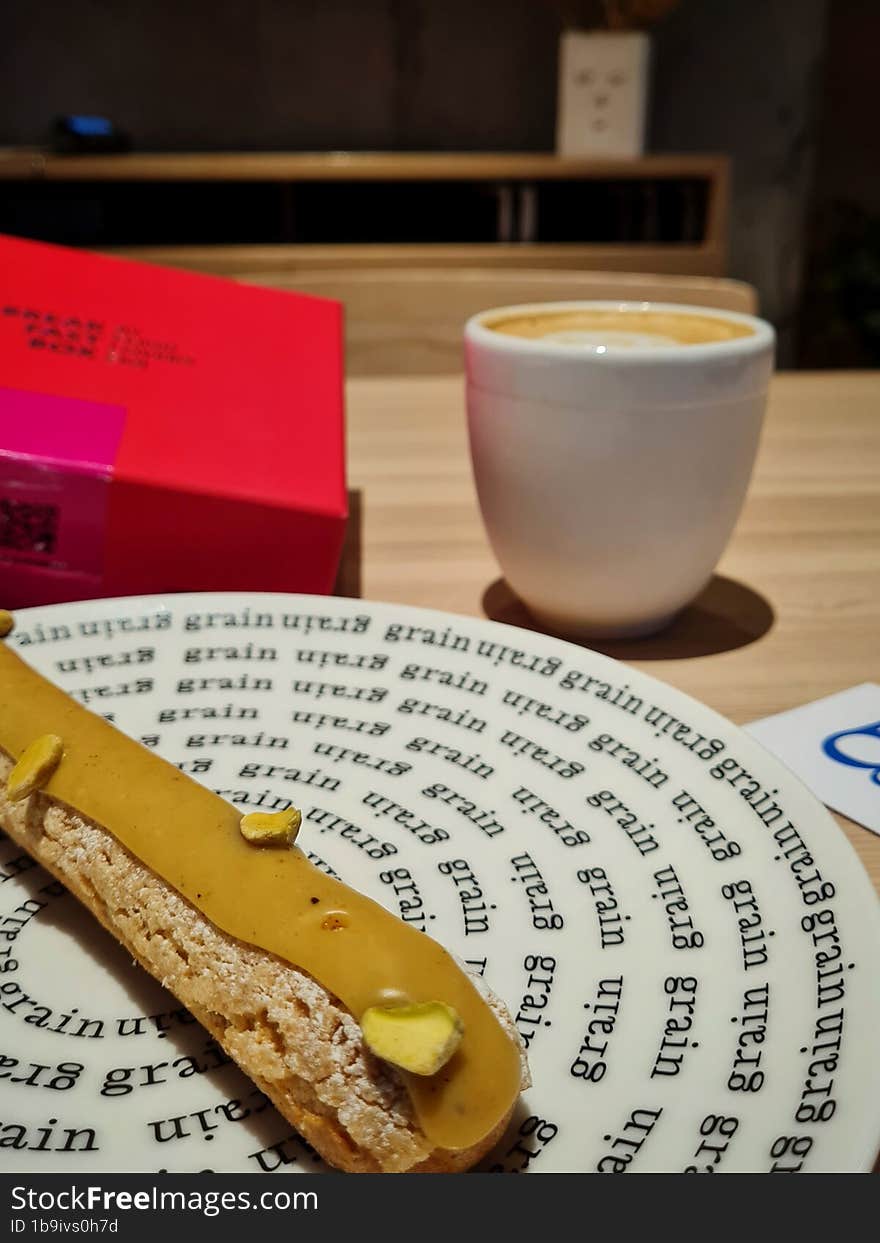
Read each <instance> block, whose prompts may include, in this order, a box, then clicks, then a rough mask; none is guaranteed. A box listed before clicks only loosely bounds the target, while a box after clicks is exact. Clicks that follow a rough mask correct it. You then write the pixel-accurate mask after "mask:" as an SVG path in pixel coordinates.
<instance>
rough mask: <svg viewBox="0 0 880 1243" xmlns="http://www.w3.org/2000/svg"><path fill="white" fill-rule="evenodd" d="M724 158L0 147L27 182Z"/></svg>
mask: <svg viewBox="0 0 880 1243" xmlns="http://www.w3.org/2000/svg"><path fill="white" fill-rule="evenodd" d="M726 172H727V159H726V157H725V156H720V155H646V156H643V157H642V158H641V159H638V160H608V159H602V160H592V159H572V158H564V157H561V156H557V155H552V154H549V153H543V152H511V153H509V154H508V153H506V152H491V151H490V152H461V153H459V152H427V153H422V152H381V151H375V152H373V151H365V152H349V151H328V152H286V151H252V152H235V151H217V152H203V151H193V152H172V153H166V152H142V151H141V152H132V153H131V154H129V155H54V154H52V153H51V152H49V151H44V150H41V149H40V148H36V147H34V148H9V149H6V150H0V180H7V181H22V180H29V179H38V180H45V181H177V182H180V181H275V182H279V181H280V182H288V181H289V182H296V181H551V180H552V181H557V180H569V179H576V180H605V179H622V180H634V179H639V178H643V179H646V180H649V179H657V180H664V181H665V180H672V179H676V178H690V177H696V178H704V179H709V180H712V179H715V178H723V177H724V176H725V175H726Z"/></svg>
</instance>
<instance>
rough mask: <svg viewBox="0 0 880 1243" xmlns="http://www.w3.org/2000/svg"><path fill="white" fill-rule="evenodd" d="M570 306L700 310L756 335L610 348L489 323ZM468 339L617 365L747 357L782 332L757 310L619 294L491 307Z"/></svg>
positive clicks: (494, 347) (505, 349) (517, 352)
mask: <svg viewBox="0 0 880 1243" xmlns="http://www.w3.org/2000/svg"><path fill="white" fill-rule="evenodd" d="M565 311H622V312H627V311H642V312H649V313H650V312H653V311H656V312H659V313H661V314H665V313H672V314H679V315H697V316H701V317H702V318H705V319H722V320H728V321H731V320H732V321H733V322H734V323H737V324H743V325H745V326H746V327H748V328H750V329H751V330H752V331H751V335H750V336H747V337H733V338H731V339H730V340H728V341H703V342H700V343H698V344H694V345H679V344H677V345H675V346H674V347H670V346H656V347H651V346H627V347H626V348H625V349H614V348H611V349H608V348H606V347H603V346H589V345H583V344H578V345H570V344H563V343H562V342H559V341H548V340H547V339H546V338H537V339H536V338H531V337H513V336H507V335H505V334H504V333H500V332H493V331H492V329H491V327H489V324H490V323H491V321H492V320H494V319H502V318H507V317H508V316H514V315H541V314H547V313H550V314H553V313H554V312H565ZM464 336H465V340H466V341H467V342H471V343H473V344H474V345H475V346H478V347H480V348H482V349H489V350H491V351H493V352H495V353H498V354H502V355H505V354H506V355H509V356H517V357H520V358H530V359H533V360H534V361H536V362H537V361H538V360H541V359H546V360H547V361H548V362H550V361H552V360H553V359H557V360H559V359H568V360H573V359H576V358H581V359H584V358H589V359H590V360H591V361H593V360H595V362H596V363H597V364H600V365H602V364H607V365H608V366H611V365H614V366H615V367H639V366H645V365H647V364H650V365H651V366H654V367H656V366H680V365H681V363H682V362H684V361H685V360H687V361H688V362H695V361H697V360H698V359H704V360H706V361H707V362H708V361H709V360H710V359H712V360H719V359H722V358H741V357H747V356H749V355H752V354H761V353H763V352H764V351H767V350H772V349H773V348H774V345H775V342H776V332H775V330H774V328H773V326H772V324H769V323H768V322H767V321H766V320H764V319H759V318H758V317H757V316H755V315H745V314H743V313H742V312H741V311H727V310H724V309H722V308H719V307H708V306H694V305H691V304H688V303H683V302H651V301H644V302H640V301H632V300H622V301H619V300H614V299H583V300H574V301H573V300H570V299H569V300H566V301H562V302H524V303H517V304H513V305H511V306H497V307H491V308H489V309H488V310H485V311H480V312H478V313H477V314H476V315H472V316H471V317H470V319H468V320H467V322H466V323H465V326H464Z"/></svg>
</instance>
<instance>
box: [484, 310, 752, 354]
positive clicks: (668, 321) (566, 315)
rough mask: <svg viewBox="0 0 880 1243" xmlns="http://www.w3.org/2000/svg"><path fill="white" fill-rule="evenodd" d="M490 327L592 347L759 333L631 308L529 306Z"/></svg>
mask: <svg viewBox="0 0 880 1243" xmlns="http://www.w3.org/2000/svg"><path fill="white" fill-rule="evenodd" d="M485 327H487V328H490V329H492V331H493V332H498V333H501V334H502V335H504V336H510V337H522V338H525V339H527V340H532V341H547V342H549V343H552V344H555V345H567V346H583V347H584V348H585V349H591V350H597V349H599V350H601V349H608V350H627V349H645V348H648V349H655V348H660V349H675V348H677V347H678V346H682V345H711V344H713V343H715V342H718V341H732V340H735V339H736V338H737V337H751V336H754V330H753V329H752V328H751V327H750V326H749V325H748V324H744V323H740V322H739V321H737V320H733V319H724V318H722V317H717V318H716V317H715V316H714V315H699V314H696V313H694V314H691V313H689V312H684V311H661V310H656V311H642V310H628V309H625V308H621V309H619V310H618V309H616V308H609V309H607V310H605V309H602V310H598V309H597V310H587V309H584V310H570V311H532V312H524V313H522V314H519V315H506V316H504V317H502V318H499V319H495V320H490V321H486V323H485Z"/></svg>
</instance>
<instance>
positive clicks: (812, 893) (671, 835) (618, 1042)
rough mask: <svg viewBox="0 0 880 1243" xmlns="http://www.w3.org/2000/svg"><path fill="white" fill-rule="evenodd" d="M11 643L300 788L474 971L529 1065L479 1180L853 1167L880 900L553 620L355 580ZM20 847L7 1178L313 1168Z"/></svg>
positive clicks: (768, 771)
mask: <svg viewBox="0 0 880 1243" xmlns="http://www.w3.org/2000/svg"><path fill="white" fill-rule="evenodd" d="M7 641H8V642H10V643H12V645H13V646H14V647H15V648H16V649H17V650H18V651H19V652H20V653H21V655H23V656H24V657H25V658H26V659H28V660H29V661H30V662H31V663H32V664H33V665H34V666H35V667H36V668H38V669H39V670H40V671H41V672H43V673H44V674H46V675H47V676H49V677H50V678H52V679H53V680H55V681H56V682H58V683H59V684H60V685H61V686H63V687H64V688H65V690H67V691H69V692H70V693H72V694H73V695H74V696H75V697H77V698H78V699H80V700H81V701H83V702H85V703H86V704H87V705H88V706H89V707H90V708H92V709H94V710H95V711H97V712H100V713H104V714H106V715H108V716H110V717H111V718H112V719H113V720H114V721H115V722H116V723H117V724H118V725H119V726H120V727H121V728H122V729H124V730H126V731H127V732H129V733H130V734H132V735H134V736H135V737H137V738H140V739H142V740H143V741H145V742H146V743H147V745H149V746H154V747H155V748H156V749H157V750H158V751H159V752H160V753H161V754H163V755H164V756H166V757H167V758H168V759H170V760H172V761H174V762H177V763H180V764H181V765H182V766H183V767H184V768H185V769H186V770H187V771H188V772H190V773H192V774H193V776H195V777H197V778H198V779H199V780H202V781H204V782H205V783H206V784H208V785H210V786H211V787H213V788H214V789H217V790H219V791H221V792H222V793H223V794H224V795H225V796H226V797H227V798H229V799H231V800H232V801H234V802H236V803H238V804H241V806H242V807H243V808H244V807H257V806H262V807H267V808H268V807H271V806H274V805H277V804H276V801H277V800H283V802H281V805H284V802H286V801H287V800H293V801H294V802H296V804H297V805H299V806H300V807H301V808H302V810H303V813H304V817H305V819H304V827H303V829H302V831H301V835H300V839H299V843H300V844H301V845H302V847H303V848H304V849H305V850H306V851H310V852H313V853H314V854H315V855H316V856H319V858H320V859H321V860H323V861H324V862H325V864H326V865H328V866H330V867H332V868H334V869H336V870H337V871H338V872H339V874H340V875H341V876H343V878H344V879H346V880H348V881H350V882H351V883H352V884H353V885H355V886H357V887H358V888H361V889H363V890H365V891H366V892H367V893H369V894H370V895H371V896H372V897H374V898H376V899H377V900H378V901H380V902H382V903H384V904H385V905H387V906H388V907H389V908H390V909H391V910H394V911H397V912H399V913H401V914H403V915H404V916H405V917H406V918H408V919H409V920H411V921H412V922H413V923H415V924H416V926H418V927H420V928H424V929H425V930H426V931H428V932H429V933H430V934H431V935H432V936H435V937H436V938H438V939H439V940H441V941H443V942H444V943H445V944H446V945H447V946H448V947H449V948H450V949H452V950H453V951H454V952H456V953H457V954H459V955H460V956H461V957H462V958H464V959H466V960H468V961H469V962H470V963H471V965H472V967H473V968H474V969H475V970H478V971H481V972H484V973H485V976H486V979H487V980H488V981H490V982H491V985H492V987H493V988H494V989H495V990H496V991H497V992H499V993H500V994H501V995H502V996H503V997H504V998H505V999H506V1001H507V1002H508V1004H509V1006H510V1008H511V1012H512V1013H513V1014H515V1015H516V1016H517V1024H518V1026H519V1028H520V1031H521V1032H522V1033H523V1035H524V1037H525V1039H526V1040H527V1041H528V1045H529V1056H530V1061H531V1067H532V1074H533V1077H534V1086H533V1087H532V1089H531V1090H530V1091H528V1092H527V1093H526V1094H525V1095H524V1097H523V1101H522V1105H521V1108H520V1110H519V1112H518V1114H517V1116H516V1118H515V1120H514V1123H513V1125H512V1126H511V1128H510V1131H509V1133H508V1135H507V1136H506V1138H505V1140H504V1141H503V1143H502V1144H500V1145H499V1147H498V1149H497V1150H496V1152H495V1153H494V1154H493V1156H492V1158H491V1159H490V1160H489V1161H488V1162H487V1163H486V1168H491V1169H500V1170H505V1171H522V1170H528V1171H529V1172H542V1171H595V1170H600V1171H624V1170H632V1171H658V1170H659V1171H684V1170H696V1171H704V1170H706V1171H708V1170H717V1171H719V1172H728V1171H743V1170H758V1171H760V1170H772V1169H777V1170H789V1169H790V1170H801V1169H802V1170H805V1171H808V1172H816V1171H829V1170H863V1169H867V1168H869V1167H870V1165H871V1163H872V1161H873V1158H874V1156H875V1153H876V1150H877V1146H878V1139H880V1058H878V1057H877V1056H876V1033H877V1031H878V1029H880V972H878V969H877V963H878V955H880V915H878V905H877V901H876V898H875V895H874V892H873V890H872V888H871V886H870V884H869V881H868V879H867V877H866V875H865V873H864V871H863V870H862V868H861V866H860V864H859V863H858V860H857V859H856V857H855V855H854V853H853V851H852V850H851V848H850V847H849V845H848V843H847V842H846V840H845V838H844V837H843V835H842V834H841V833H840V832H839V830H838V829H837V827H836V826H835V825H834V823H833V821H832V820H831V818H830V817H829V815H828V814H827V813H826V812H825V810H824V809H823V808H822V807H821V806H820V805H819V804H818V803H817V802H816V801H815V800H814V799H813V797H812V796H811V795H810V794H809V793H808V792H807V791H806V790H805V789H804V788H803V787H802V786H801V785H800V784H799V782H798V781H797V780H796V779H795V778H794V777H793V776H791V774H790V773H788V772H787V771H786V770H784V769H783V768H782V767H781V766H780V764H779V763H777V762H776V761H775V760H774V759H773V758H771V756H769V755H768V754H766V753H765V752H764V751H763V750H762V749H761V748H760V747H759V746H758V745H757V744H756V743H755V742H754V741H752V740H751V739H750V738H748V737H747V736H746V735H745V734H743V733H741V732H740V731H739V730H738V729H736V728H735V727H734V726H732V725H731V724H729V723H728V722H726V721H724V720H723V719H722V718H720V717H718V716H717V715H716V714H715V713H713V712H711V711H710V710H709V709H707V708H705V707H702V706H701V705H700V704H698V703H695V702H694V701H693V700H691V699H688V698H687V697H685V696H684V695H681V694H679V693H678V692H677V691H674V690H672V689H670V688H669V687H667V686H664V685H662V684H661V683H660V682H656V681H654V680H653V679H651V678H648V677H646V676H644V675H643V674H641V673H638V672H636V671H634V670H632V669H628V668H626V667H625V666H623V665H620V664H618V663H616V662H614V661H611V660H608V659H606V658H604V657H602V656H599V655H596V654H595V653H593V652H589V651H585V650H583V649H581V648H577V647H573V646H569V645H567V644H565V643H562V642H558V641H555V640H552V639H549V638H545V637H543V636H541V635H537V634H532V633H526V632H524V631H520V630H516V629H513V628H511V627H507V626H499V625H496V624H493V623H489V622H484V621H478V620H474V619H470V618H463V617H454V616H451V615H448V614H442V613H433V612H427V611H424V610H420V609H411V608H405V607H402V606H398V605H393V606H392V605H383V604H368V603H363V602H361V601H356V600H340V599H332V598H319V597H306V596H279V595H265V596H263V595H247V596H245V595H185V596H169V597H149V598H142V599H127V600H116V601H112V600H111V601H92V602H86V603H82V604H75V605H64V606H59V607H54V608H43V609H32V610H28V611H24V612H21V613H19V615H18V619H17V626H16V630H15V632H14V633H13V635H12V636H10V639H9V640H7ZM19 854H20V852H19V851H18V850H17V849H16V848H15V847H14V845H13V844H12V843H11V842H9V841H3V842H2V843H0V875H2V876H7V877H8V879H5V880H3V881H2V882H0V972H2V974H0V1054H2V1060H0V1075H2V1095H0V1099H2V1110H0V1167H2V1168H3V1169H6V1170H21V1171H30V1172H35V1171H43V1170H44V1171H53V1170H56V1171H57V1170H70V1171H74V1170H82V1171H88V1172H93V1171H98V1170H125V1171H136V1170H138V1171H156V1170H171V1171H182V1172H185V1171H196V1170H204V1169H209V1170H216V1171H248V1170H250V1171H259V1170H266V1171H267V1172H271V1171H276V1170H277V1171H285V1172H293V1173H295V1172H300V1171H308V1170H313V1169H322V1168H323V1167H322V1166H321V1164H320V1163H319V1162H318V1160H317V1159H316V1158H315V1157H314V1155H313V1154H311V1153H310V1152H309V1150H308V1149H307V1148H306V1147H305V1146H304V1145H303V1144H302V1143H301V1142H300V1141H299V1139H298V1138H297V1137H296V1136H295V1135H292V1134H291V1128H290V1126H289V1124H287V1123H286V1122H285V1121H284V1120H283V1119H282V1118H280V1117H279V1115H278V1114H276V1113H275V1112H274V1110H273V1109H272V1108H271V1107H269V1106H268V1105H267V1104H266V1102H265V1099H264V1098H263V1097H262V1096H261V1095H260V1094H259V1093H258V1092H257V1091H256V1089H254V1087H253V1085H252V1084H250V1083H249V1082H248V1081H247V1080H246V1079H245V1078H244V1076H242V1075H241V1074H240V1073H239V1072H238V1070H237V1069H236V1068H235V1067H234V1066H231V1065H228V1064H227V1065H222V1064H220V1063H221V1060H222V1058H221V1055H220V1053H219V1051H217V1050H216V1048H215V1047H214V1046H212V1044H211V1042H210V1041H209V1039H208V1037H207V1036H206V1034H205V1033H204V1032H203V1031H202V1030H201V1028H199V1027H198V1025H196V1024H194V1023H193V1022H192V1020H191V1019H189V1016H188V1015H186V1014H185V1012H182V1011H181V1010H180V1008H179V1006H178V1004H177V1003H176V1002H175V1000H174V999H173V998H172V997H171V996H170V995H169V994H167V993H166V992H164V991H163V990H162V989H161V988H160V987H159V985H158V984H156V983H154V982H153V981H152V980H151V979H150V978H148V977H147V976H146V975H145V974H144V973H143V972H142V971H141V970H140V969H139V968H137V967H134V966H133V965H132V964H131V963H130V961H129V960H128V959H127V958H126V955H125V954H124V953H123V952H122V950H120V949H119V948H118V947H117V946H116V945H115V943H113V942H112V941H111V939H110V937H108V936H107V935H106V934H105V933H104V932H103V931H102V930H101V929H100V928H99V927H98V926H97V925H96V924H95V923H94V922H93V920H92V919H91V917H90V916H88V915H87V914H86V913H85V912H84V911H82V910H81V909H80V908H79V907H78V906H77V904H76V903H75V902H74V900H73V899H71V898H70V897H69V896H67V895H57V891H56V889H55V887H53V886H51V885H50V884H49V879H48V878H47V877H46V875H45V874H44V873H42V872H41V871H40V870H39V869H32V870H30V871H27V872H22V873H21V874H20V875H15V874H14V872H15V867H16V865H15V864H14V863H13V862H12V860H13V859H14V858H15V856H18V855H19ZM47 885H48V886H49V887H48V888H46V886H47ZM23 904H27V905H23Z"/></svg>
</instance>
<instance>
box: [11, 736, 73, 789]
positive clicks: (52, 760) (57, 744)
mask: <svg viewBox="0 0 880 1243" xmlns="http://www.w3.org/2000/svg"><path fill="white" fill-rule="evenodd" d="M63 751H64V743H63V742H62V741H61V739H60V738H59V737H58V735H57V734H43V736H42V737H41V738H37V739H35V740H34V742H32V743H31V744H30V746H29V747H25V749H24V751H22V753H21V755H20V757H19V760H18V763H17V764H16V765H15V767H14V768H13V770H12V772H11V773H10V774H9V776H8V778H7V779H6V797H7V798H8V799H9V800H10V802H12V803H19V802H21V800H22V799H23V798H27V796H28V795H29V794H33V792H34V790H40V789H42V787H43V786H44V785H45V784H46V782H47V781H48V780H49V778H50V777H51V776H52V774H53V773H54V771H55V769H56V768H57V767H58V764H59V761H60V760H61V756H62V753H63Z"/></svg>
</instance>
